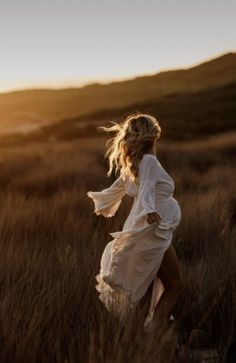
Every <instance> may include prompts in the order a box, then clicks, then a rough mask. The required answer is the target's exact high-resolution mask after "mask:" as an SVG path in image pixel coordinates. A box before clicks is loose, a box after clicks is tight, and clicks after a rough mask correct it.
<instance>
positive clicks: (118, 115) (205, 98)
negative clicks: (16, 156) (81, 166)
mask: <svg viewBox="0 0 236 363" xmlns="http://www.w3.org/2000/svg"><path fill="white" fill-rule="evenodd" d="M136 110H137V111H142V112H149V113H151V114H153V115H155V116H156V117H157V118H158V120H159V121H160V124H161V126H162V129H163V131H162V138H166V139H179V140H184V139H187V140H189V139H199V138H203V137H205V136H208V135H212V134H217V133H222V132H228V131H231V130H235V129H236V82H235V83H232V84H228V85H227V86H223V87H216V88H213V89H210V90H205V91H201V92H195V93H183V94H175V95H169V96H165V97H162V98H160V99H159V100H158V101H156V100H155V99H154V100H150V101H149V102H146V103H145V102H144V103H139V104H138V103H137V104H133V105H131V106H128V107H123V108H115V109H113V110H102V111H99V112H94V113H91V114H89V115H87V116H81V117H75V118H70V119H63V120H61V121H59V122H55V123H53V124H51V125H48V126H44V127H41V128H40V129H39V130H36V131H34V132H31V133H29V134H26V135H19V134H18V135H17V134H11V135H8V136H7V135H4V136H2V137H0V143H1V145H4V144H5V145H6V144H14V143H28V142H37V141H46V140H49V141H56V140H71V139H75V138H80V137H84V136H85V137H86V136H91V137H94V136H99V135H101V136H104V133H103V132H101V131H100V130H98V129H97V126H99V125H105V124H109V122H108V121H111V120H112V121H121V119H122V117H124V116H125V115H127V114H128V113H131V112H134V111H136Z"/></svg>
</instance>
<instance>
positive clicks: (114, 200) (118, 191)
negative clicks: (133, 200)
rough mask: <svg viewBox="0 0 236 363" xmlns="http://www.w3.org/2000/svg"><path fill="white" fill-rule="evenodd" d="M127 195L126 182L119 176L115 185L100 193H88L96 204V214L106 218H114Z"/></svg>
mask: <svg viewBox="0 0 236 363" xmlns="http://www.w3.org/2000/svg"><path fill="white" fill-rule="evenodd" d="M125 194H126V190H125V181H124V180H123V178H122V176H119V177H118V178H117V179H116V180H115V181H114V183H113V184H112V185H111V186H110V187H109V188H106V189H103V190H102V191H99V192H92V191H89V192H87V196H88V197H89V198H91V199H92V200H93V202H94V206H95V209H94V213H95V214H96V215H102V216H104V217H113V216H114V215H115V213H116V211H117V209H118V208H119V206H120V203H121V200H122V198H123V196H124V195H125Z"/></svg>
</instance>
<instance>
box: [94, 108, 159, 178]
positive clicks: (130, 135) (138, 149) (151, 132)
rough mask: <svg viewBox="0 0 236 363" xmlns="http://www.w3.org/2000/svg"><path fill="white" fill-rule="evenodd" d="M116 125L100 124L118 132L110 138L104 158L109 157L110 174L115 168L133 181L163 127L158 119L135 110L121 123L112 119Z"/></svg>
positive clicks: (103, 127) (108, 130)
mask: <svg viewBox="0 0 236 363" xmlns="http://www.w3.org/2000/svg"><path fill="white" fill-rule="evenodd" d="M110 122H111V123H112V124H114V126H111V127H105V126H99V127H98V128H99V129H103V130H105V131H107V132H112V131H114V132H116V135H115V137H112V138H110V139H109V140H108V141H107V143H106V146H107V150H106V153H105V155H104V158H106V157H107V158H108V159H109V170H108V172H107V176H110V175H111V173H112V170H113V168H115V172H116V173H117V171H118V170H120V174H122V175H123V176H124V177H126V176H129V177H130V178H131V180H132V181H134V182H135V181H136V178H137V177H138V170H139V162H140V161H141V159H142V156H143V154H144V153H146V152H147V151H149V150H150V148H151V147H152V145H153V142H154V141H155V139H159V137H160V135H161V127H160V125H159V122H158V121H157V119H156V118H155V117H154V116H152V115H150V114H145V113H141V112H135V113H133V114H130V115H128V116H126V117H125V118H124V120H123V121H122V122H121V123H117V122H114V121H110Z"/></svg>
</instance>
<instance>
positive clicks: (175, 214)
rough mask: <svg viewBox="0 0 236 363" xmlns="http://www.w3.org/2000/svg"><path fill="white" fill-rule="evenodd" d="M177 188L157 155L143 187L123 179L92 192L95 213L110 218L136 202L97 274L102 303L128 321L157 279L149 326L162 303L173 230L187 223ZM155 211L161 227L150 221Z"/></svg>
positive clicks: (147, 163)
mask: <svg viewBox="0 0 236 363" xmlns="http://www.w3.org/2000/svg"><path fill="white" fill-rule="evenodd" d="M174 188H175V185H174V181H173V179H172V178H171V177H170V175H169V174H168V173H167V172H166V171H165V169H164V168H163V167H162V165H161V164H160V162H159V161H158V159H157V157H156V156H154V155H152V154H144V155H143V157H142V160H141V161H140V164H139V176H138V181H137V184H135V183H134V182H132V181H131V180H130V179H129V178H127V179H126V180H125V178H124V179H123V177H122V176H119V178H117V179H116V180H115V182H114V183H113V184H112V185H111V186H110V187H109V188H107V189H104V190H102V191H100V192H92V191H89V192H87V195H88V197H90V198H92V200H93V201H94V205H95V210H94V213H96V215H103V216H104V217H112V216H114V215H115V213H116V211H117V209H118V208H119V205H120V203H121V200H122V198H123V196H124V195H125V194H128V195H129V196H132V197H133V198H134V200H133V205H132V208H131V210H130V213H129V215H128V217H127V219H126V220H125V222H124V225H123V229H122V231H118V232H113V233H110V235H111V236H112V237H113V240H111V241H110V242H109V243H108V244H107V245H106V247H105V249H104V252H103V254H102V258H101V267H100V273H99V274H97V275H96V276H95V278H96V282H97V284H96V286H95V287H96V289H97V290H98V291H99V298H100V300H101V301H102V302H103V303H104V305H105V306H106V308H107V309H108V310H109V311H110V312H112V313H114V314H115V315H116V316H118V317H119V318H120V319H121V320H123V321H124V319H125V317H126V316H127V313H128V312H129V309H130V308H134V307H135V306H137V304H138V302H139V300H140V299H141V298H142V297H143V296H144V294H145V293H146V291H147V289H148V287H149V285H150V284H151V282H152V281H153V280H154V283H153V288H152V297H151V302H150V306H149V311H148V315H147V317H146V320H145V323H144V326H147V325H148V324H149V323H150V322H152V319H153V313H154V310H155V307H156V304H157V302H158V301H159V299H160V297H161V295H162V293H163V291H164V286H163V284H162V282H161V280H160V279H159V277H158V275H157V273H158V270H159V267H160V265H161V262H162V259H163V256H164V253H165V251H166V250H167V248H168V247H169V246H170V244H171V241H172V236H173V231H174V230H175V228H176V227H177V226H178V224H179V222H180V220H181V209H180V207H179V204H178V202H177V201H176V199H174V198H173V192H174ZM151 212H157V213H158V214H159V215H160V217H161V222H160V223H159V224H158V225H157V224H156V223H152V224H149V223H148V222H147V213H151Z"/></svg>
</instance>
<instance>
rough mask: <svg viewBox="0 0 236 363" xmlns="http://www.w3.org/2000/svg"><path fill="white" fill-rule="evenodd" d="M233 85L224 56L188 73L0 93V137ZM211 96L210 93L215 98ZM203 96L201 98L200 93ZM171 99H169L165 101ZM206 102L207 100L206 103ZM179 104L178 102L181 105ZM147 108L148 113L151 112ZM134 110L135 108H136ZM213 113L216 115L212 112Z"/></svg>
mask: <svg viewBox="0 0 236 363" xmlns="http://www.w3.org/2000/svg"><path fill="white" fill-rule="evenodd" d="M235 82H236V53H228V54H225V55H223V56H221V57H219V58H216V59H213V60H210V61H208V62H205V63H202V64H200V65H197V66H195V67H192V68H189V69H184V70H183V69H180V70H174V71H167V72H161V73H158V74H155V75H151V76H143V77H137V78H135V79H131V80H127V81H120V82H112V83H110V84H106V85H101V84H91V85H88V86H85V87H82V88H72V89H61V90H47V89H38V90H23V91H15V92H8V93H2V94H0V133H2V134H6V133H12V132H23V133H24V132H26V131H27V130H28V131H31V130H33V129H34V128H38V127H39V126H41V125H42V126H45V125H52V124H53V123H54V122H57V121H59V120H62V119H79V118H80V117H85V116H86V115H87V116H88V115H90V116H89V118H90V119H91V114H95V113H97V112H100V111H101V112H103V113H104V110H106V111H109V112H110V111H111V114H114V113H116V112H117V111H118V110H119V111H120V110H125V109H127V110H128V109H133V107H135V105H144V106H142V108H143V107H144V108H145V107H146V106H145V105H148V104H152V105H153V107H155V105H159V108H158V114H160V112H161V105H162V104H163V103H164V104H166V100H168V99H169V100H170V99H171V97H174V99H175V100H176V101H175V102H179V98H180V99H182V98H181V97H183V98H185V97H187V98H190V99H191V98H192V97H193V94H199V93H201V92H202V95H203V94H204V92H212V91H211V90H215V89H218V90H220V89H221V87H222V89H224V87H225V86H228V85H229V84H231V85H232V84H234V83H235ZM214 92H215V91H213V93H214ZM205 95H206V94H205ZM169 97H170V98H169ZM206 101H207V100H206ZM180 104H181V102H180ZM153 107H151V108H153ZM136 108H137V107H136ZM217 112H218V111H217Z"/></svg>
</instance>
